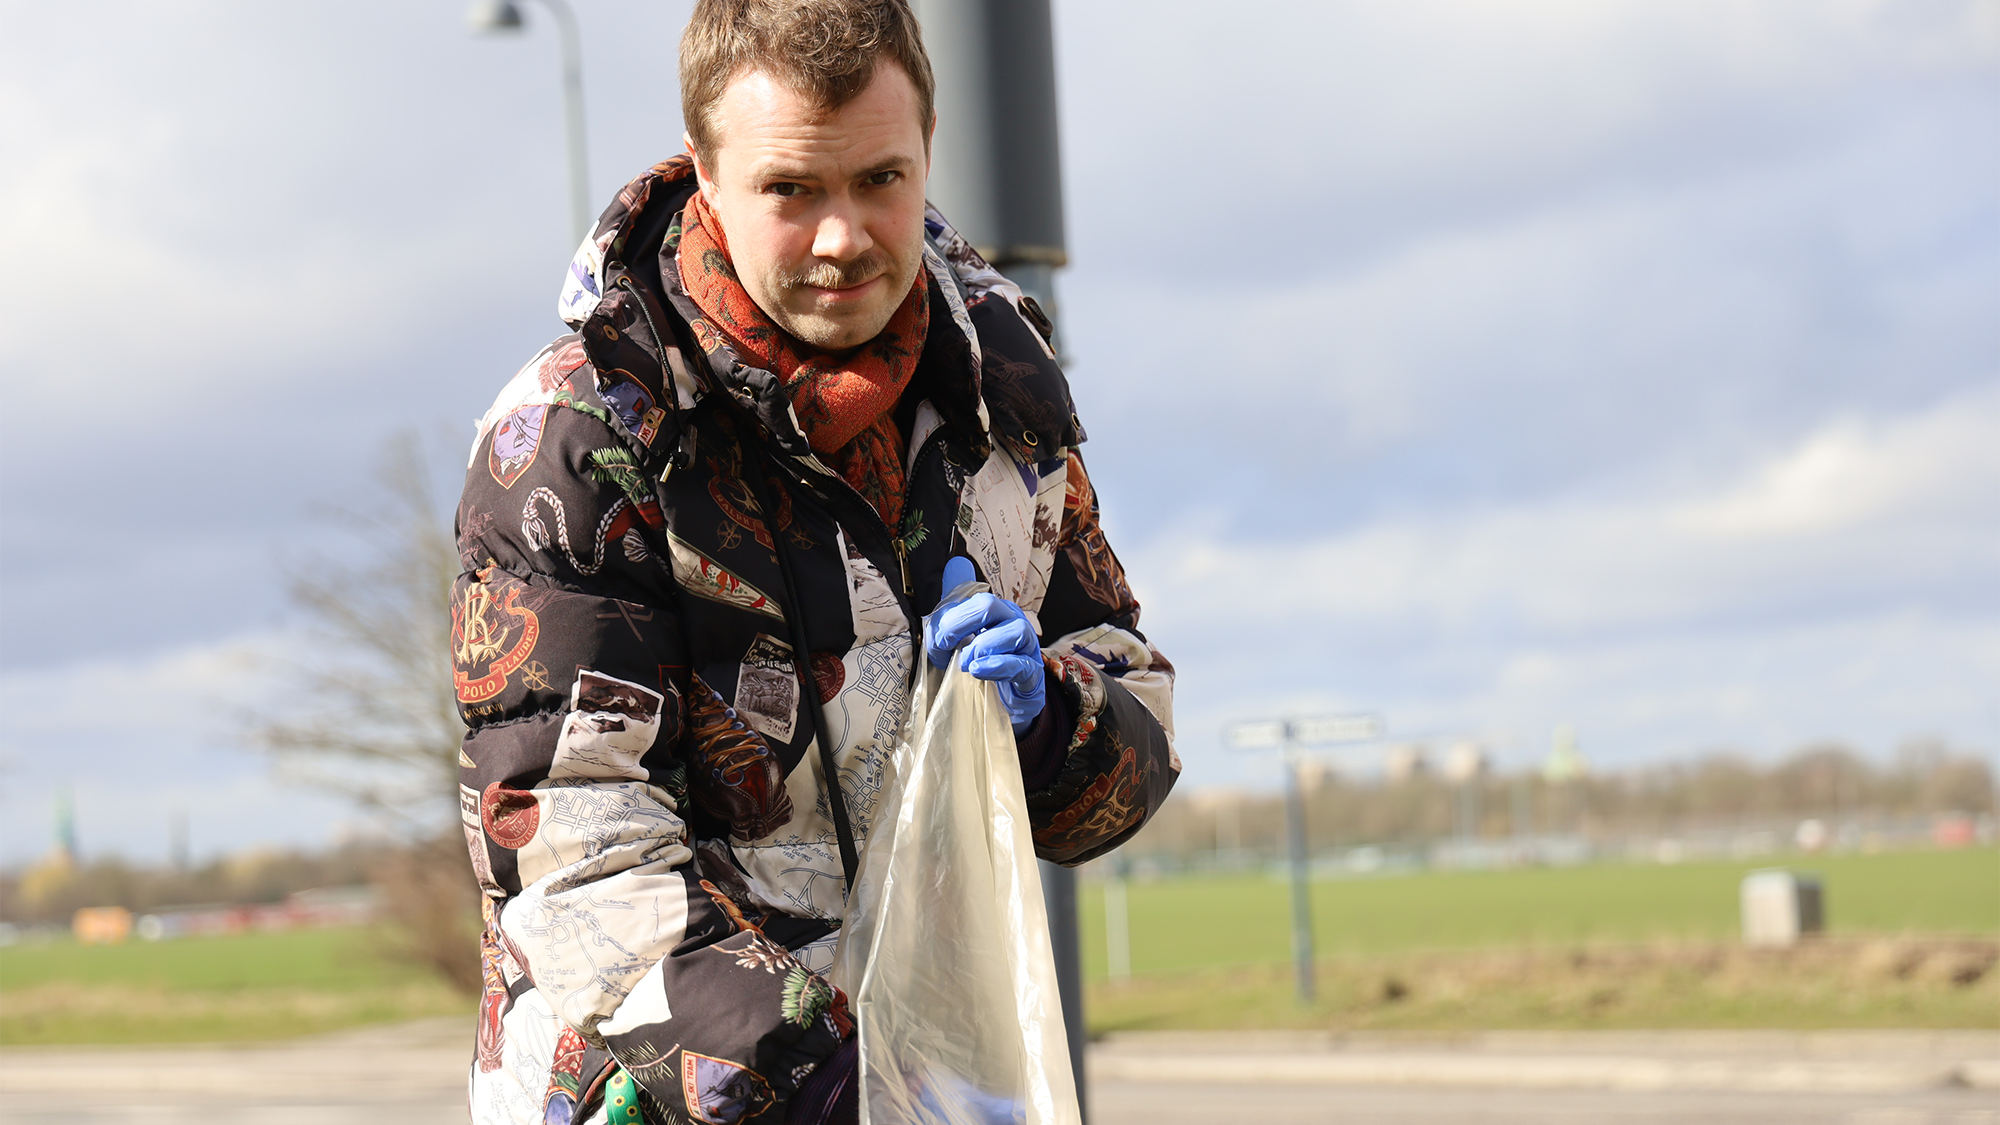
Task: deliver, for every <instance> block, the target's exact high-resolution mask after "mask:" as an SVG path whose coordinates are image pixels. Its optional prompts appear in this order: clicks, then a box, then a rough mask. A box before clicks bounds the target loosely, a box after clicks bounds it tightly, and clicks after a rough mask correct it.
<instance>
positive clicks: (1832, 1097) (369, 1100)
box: [0, 1020, 2000, 1125]
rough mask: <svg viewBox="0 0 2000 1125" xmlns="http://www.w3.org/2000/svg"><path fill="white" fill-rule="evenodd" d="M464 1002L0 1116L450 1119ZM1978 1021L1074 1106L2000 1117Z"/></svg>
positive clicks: (1110, 1066) (98, 1080)
mask: <svg viewBox="0 0 2000 1125" xmlns="http://www.w3.org/2000/svg"><path fill="white" fill-rule="evenodd" d="M462 1023H463V1021H458V1020H450V1021H441V1022H439V1021H432V1022H426V1023H421V1024H412V1025H406V1026H404V1027H399V1028H381V1029H372V1030H368V1031H362V1032H353V1033H349V1034H346V1035H341V1036H333V1037H328V1038H325V1039H319V1040H311V1041H306V1042H301V1043H293V1044H286V1045H282V1046H274V1047H256V1048H226V1047H189V1048H95V1049H76V1048H61V1049H55V1048H12V1049H8V1050H5V1051H0V1122H4V1123H20V1125H44V1123H46V1125H57V1123H58V1122H60V1123H62V1125H197V1123H199V1125H265V1123H269V1125H281V1123H282V1125H419V1123H421V1125H437V1123H456V1122H463V1121H464V1120H465V1105H464V1075H465V1066H466V1059H467V1051H468V1046H469V1045H468V1044H467V1043H466V1041H465V1040H466V1038H467V1034H466V1029H465V1028H464V1027H463V1026H462ZM1996 1055H2000V1036H1996V1035H1994V1034H1993V1033H1978V1032H1973V1033H1925V1032H1911V1033H1859V1034H1855V1033H1847V1034H1844V1035H1843V1034H1841V1033H1822V1034H1819V1035H1811V1036H1786V1035H1784V1034H1783V1033H1767V1034H1761V1035H1760V1034H1745V1033H1734V1034H1731V1033H1716V1034H1703V1033H1693V1034H1689V1033H1681V1034H1677V1035H1663V1034H1653V1035H1644V1034H1641V1035H1637V1036H1635V1035H1630V1034H1627V1035H1618V1034H1598V1035H1560V1036H1531V1035H1522V1034H1514V1035H1488V1036H1483V1037H1461V1038H1459V1039H1456V1040H1424V1041H1414V1040H1408V1039H1353V1038H1348V1039H1332V1038H1326V1037H1321V1038H1310V1037H1299V1036H1291V1037H1284V1036H1258V1035H1236V1036H1229V1035H1226V1034H1217V1035H1192V1034H1180V1035H1173V1036H1166V1035H1162V1036H1155V1037H1145V1036H1119V1037H1114V1039H1112V1040H1111V1041H1108V1042H1106V1043H1102V1044H1098V1045H1096V1046H1094V1047H1093V1054H1092V1062H1091V1066H1092V1075H1093V1084H1092V1097H1091V1101H1092V1106H1093V1113H1092V1119H1091V1125H1236V1123H1245V1125H1250V1123H1254V1125H1335V1123H1338V1125H1531V1123H1532V1125H1570V1123H1575V1125H1585V1123H1589V1125H1665V1123H1670V1122H1671V1123H1676V1125H1678V1123H1687V1125H1808V1123H1810V1125H2000V1081H1994V1078H1995V1075H1996V1074H2000V1071H1996V1070H1995V1069H1994V1067H1995V1066H2000V1062H1996V1060H1995V1056H1996Z"/></svg>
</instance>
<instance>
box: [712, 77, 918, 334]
mask: <svg viewBox="0 0 2000 1125" xmlns="http://www.w3.org/2000/svg"><path fill="white" fill-rule="evenodd" d="M714 124H715V129H714V136H715V138H716V143H715V151H714V152H713V153H711V154H710V156H711V158H712V160H713V163H712V164H704V162H702V161H701V159H700V158H699V157H696V162H695V170H696V174H697V175H698V176H699V178H700V182H701V190H702V194H704V195H705V196H707V198H708V204H709V206H710V207H712V208H713V209H714V210H715V213H716V215H717V217H719V218H720V219H721V220H722V229H723V231H724V232H725V233H726V234H727V235H728V239H729V255H730V258H731V259H732V261H733V263H734V264H735V266H736V275H737V277H738V278H739V279H741V281H742V282H743V287H744V288H745V289H746V290H748V291H749V293H750V298H751V300H753V301H756V302H757V307H758V308H761V309H763V310H764V312H765V313H767V314H769V316H770V317H771V319H772V320H774V321H776V322H777V323H778V326H779V327H780V328H783V329H784V330H785V331H786V332H789V333H791V334H792V335H793V336H794V337H796V338H798V339H799V340H800V341H802V342H804V343H806V344H809V345H811V346H813V347H816V348H822V349H825V350H827V351H840V350H844V349H847V348H852V347H855V346H858V345H860V344H863V343H866V342H867V341H869V340H871V339H873V338H874V337H875V336H876V335H877V334H878V333H880V332H881V331H882V328H883V326H885V325H887V324H888V323H889V317H890V316H892V315H893V314H894V313H895V311H896V309H897V308H898V307H899V306H900V305H901V304H902V303H903V298H904V297H906V296H908V295H909V292H910V285H911V283H912V281H914V279H915V278H916V275H917V270H919V269H921V268H922V266H923V241H924V180H925V178H926V177H927V176H928V175H929V173H930V159H929V157H928V156H927V155H926V153H925V151H924V141H925V139H926V138H925V130H924V128H922V127H921V126H920V125H919V123H918V120H917V90H916V85H915V84H914V83H912V82H911V81H910V79H909V76H908V75H906V74H904V73H903V69H902V67H900V66H897V65H896V64H895V63H894V62H891V61H890V60H888V59H883V60H882V61H880V62H879V63H877V64H876V67H875V77H874V79H873V80H871V81H870V82H869V84H868V87H867V88H866V89H864V90H863V91H862V92H861V94H860V95H859V96H858V97H856V98H855V99H854V100H852V101H850V102H848V103H847V104H846V105H843V106H841V107H840V108H839V109H836V110H831V111H825V110H819V109H815V108H814V107H813V106H812V105H811V104H810V103H808V102H807V101H806V100H805V99H803V98H801V97H800V96H799V95H798V94H795V93H793V92H792V91H791V90H789V89H787V88H786V87H785V86H784V85H783V84H782V83H779V82H776V81H774V80H772V79H771V77H770V76H769V75H766V74H764V73H762V72H761V71H754V70H746V71H744V72H742V73H740V74H738V75H737V76H736V77H735V78H734V79H733V80H731V82H730V83H729V87H728V88H727V89H726V90H724V91H723V94H722V98H721V100H720V101H719V102H718V103H717V104H716V107H715V121H714ZM690 150H692V146H690Z"/></svg>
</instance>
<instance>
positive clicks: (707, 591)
mask: <svg viewBox="0 0 2000 1125" xmlns="http://www.w3.org/2000/svg"><path fill="white" fill-rule="evenodd" d="M692 188H693V179H692V176H691V175H690V174H689V165H688V162H687V161H686V159H685V158H684V157H683V158H676V159H674V160H670V161H668V162H666V163H663V164H661V165H659V166H658V167H656V168H654V169H652V170H651V171H650V172H649V173H647V174H646V175H644V176H641V177H640V178H639V179H637V180H634V181H633V182H632V183H630V184H628V185H627V186H626V187H625V188H624V189H623V190H622V191H621V192H620V193H619V195H618V198H617V200H616V201H615V202H614V203H613V204H612V206H611V207H610V208H609V209H608V210H606V211H605V213H604V215H603V217H602V218H601V219H600V220H599V222H598V225H597V227H596V229H595V231H594V232H593V234H592V236H591V237H590V238H589V239H587V240H586V241H585V243H584V244H583V246H582V248H581V249H580V250H579V252H578V254H577V257H576V260H575V261H574V262H573V263H572V265H571V267H570V275H569V278H568V281H567V283H566V284H565V287H564V289H563V293H562V296H561V298H560V312H561V314H562V316H563V318H564V320H565V321H566V322H567V323H568V324H569V326H570V327H571V328H572V329H574V332H573V333H572V334H570V335H567V336H563V337H561V338H559V339H558V340H556V341H555V342H554V343H552V344H550V345H549V346H548V347H547V348H545V349H543V350H542V351H541V353H540V354H538V355H537V356H536V357H535V358H534V359H533V360H531V361H530V362H529V363H528V364H527V366H525V367H523V368H522V369H521V371H520V372H519V374H517V375H515V377H514V378H513V380H512V381H511V382H510V383H508V384H507V386H506V388H505V389H504V390H502V391H501V392H500V396H499V398H498V400H497V401H495V402H494V404H493V407H492V409H491V410H489V411H488V412H487V413H486V415H485V417H484V418H482V419H481V420H480V422H479V434H478V437H477V439H476V440H475V442H474V444H473V451H472V460H471V464H470V465H469V466H468V469H467V475H466V484H465V495H464V499H463V501H462V502H461V504H460V506H459V509H458V543H459V551H460V555H461V559H462V563H463V570H464V573H463V574H462V575H461V576H460V578H459V579H458V582H457V584H456V586H455V587H454V590H453V594H452V607H451V619H452V641H453V646H454V656H455V661H456V668H455V672H454V679H455V682H456V687H457V694H458V701H459V709H460V713H461V714H462V715H463V716H464V719H465V722H466V725H467V726H468V727H469V728H470V729H469V731H468V733H467V734H466V737H465V744H464V751H463V753H462V754H461V756H460V760H459V766H460V782H461V784H460V789H459V793H460V798H461V805H462V813H463V818H464V822H465V838H466V843H467V845H468V846H469V848H470V849H471V853H472V860H473V866H474V868H475V870H476V872H477V875H478V878H479V881H480V885H481V887H482V889H483V890H484V892H485V898H484V902H485V907H486V931H485V937H484V942H483V948H482V955H483V964H484V973H485V994H484V997H483V1001H482V1003H481V1006H480V1011H479V1025H478V1041H477V1051H476V1057H475V1060H474V1062H473V1066H472V1071H471V1099H472V1116H473V1119H474V1121H476V1122H481V1123H486V1122H509V1123H514V1122H522V1123H525V1122H530V1121H534V1122H548V1123H550V1125H567V1123H568V1122H569V1121H570V1120H571V1119H572V1118H574V1119H576V1120H578V1121H581V1120H583V1118H584V1117H585V1115H589V1116H590V1117H592V1118H593V1119H595V1118H597V1117H598V1116H599V1115H601V1114H604V1113H606V1112H607V1110H610V1111H612V1113H611V1116H612V1118H613V1119H614V1120H615V1119H622V1118H621V1117H620V1114H622V1113H624V1112H626V1111H627V1110H628V1109H629V1108H631V1107H633V1106H643V1107H644V1110H645V1113H646V1116H647V1118H649V1119H652V1120H658V1121H667V1122H681V1121H695V1122H709V1123H732V1122H755V1123H759V1125H765V1123H774V1122H778V1121H782V1120H783V1118H784V1114H785V1106H786V1104H787V1102H788V1100H789V1099H790V1098H791V1097H792V1096H793V1094H794V1093H795V1092H796V1091H797V1090H798V1089H799V1085H800V1083H801V1082H803V1081H804V1080H805V1078H806V1077H807V1076H808V1075H809V1074H810V1073H811V1072H812V1070H813V1069H814V1068H815V1067H816V1066H817V1065H818V1064H819V1063H820V1062H821V1061H823V1060H824V1059H825V1058H826V1057H827V1056H828V1055H830V1054H831V1053H832V1052H833V1051H834V1050H835V1049H836V1048H838V1047H839V1046H840V1044H841V1042H842V1040H843V1039H844V1038H845V1037H847V1036H848V1035H849V1034H850V1033H851V1030H852V1021H851V1020H850V1019H849V1016H848V1013H847V1010H846V1002H845V999H844V997H842V996H841V994H840V993H839V992H838V991H837V990H836V989H834V988H833V987H832V986H831V985H830V984H829V983H828V982H827V980H826V978H825V975H824V974H825V973H826V972H827V970H828V968H829V967H830V965H831V963H832V958H833V948H834V943H835V940H836V938H837V930H838V928H839V924H840V918H841V913H842V909H843V905H844V900H845V881H844V880H845V875H846V872H847V871H848V870H851V869H852V864H853V861H854V854H855V850H856V849H859V848H865V847H866V845H867V840H868V834H869V828H870V826H871V825H872V824H873V823H874V822H875V819H876V817H877V816H879V815H884V814H885V813H893V810H883V809H881V808H879V807H878V804H877V801H878V796H879V795H880V793H881V792H882V787H883V781H884V771H885V770H886V769H887V768H888V766H889V761H890V754H891V752H892V751H893V749H894V746H895V742H896V738H897V735H898V733H899V728H900V726H901V724H902V722H903V719H904V717H905V714H906V711H907V709H908V706H909V699H910V693H911V687H912V684H913V681H914V675H915V673H916V670H917V666H918V665H917V662H918V661H919V660H921V659H922V646H921V627H922V626H921V614H922V613H924V612H926V611H928V610H929V609H930V608H931V607H932V606H933V605H935V604H936V602H937V600H938V597H939V594H940V590H939V586H940V583H941V582H942V572H943V568H944V563H945V560H946V559H947V558H949V557H950V556H952V555H954V554H964V555H967V556H969V557H970V558H971V559H972V560H973V561H974V563H975V564H976V565H977V567H978V569H979V571H980V574H981V578H982V579H983V580H984V581H986V582H988V583H990V584H991V585H992V586H993V588H994V590H995V592H996V593H999V594H1001V595H1003V596H1005V597H1007V598H1009V599H1012V600H1013V601H1015V602H1017V603H1019V604H1020V606H1021V607H1022V608H1023V609H1024V610H1026V611H1027V613H1028V614H1029V615H1030V618H1031V619H1032V620H1033V621H1034V622H1035V623H1036V625H1037V627H1038V630H1039V632H1040V635H1041V643H1042V646H1043V652H1044V656H1045V659H1044V663H1045V664H1046V666H1047V669H1048V679H1049V688H1050V690H1049V695H1048V698H1049V704H1048V706H1047V707H1046V708H1045V709H1044V712H1043V714H1042V716H1040V717H1039V718H1038V719H1037V720H1036V723H1035V725H1034V726H1033V727H1031V728H1030V729H1029V730H1028V731H1027V732H1026V733H1024V734H1023V735H1022V736H1021V738H1020V740H1019V744H1020V749H1021V756H1022V768H1023V774H1024V779H1025V781H1026V783H1027V787H1028V805H1029V809H1030V811H1031V815H1032V819H1033V834H1034V840H1035V845H1036V849H1037V851H1038V852H1039V854H1040V855H1041V856H1042V857H1043V858H1045V859H1048V860H1052V861H1054V862H1057V863H1064V864H1076V863H1081V862H1083V861H1085V860H1087V859H1090V858H1091V857H1093V856H1097V855H1100V854H1102V853H1104V852H1106V851H1108V850H1110V849H1111V848H1114V847H1116V846H1117V845H1118V844H1120V843H1122V842H1123V841H1125V840H1126V839H1128V838H1130V837H1131V836H1132V834H1133V833H1135V832H1137V831H1138V830H1139V827H1140V826H1141V825H1142V824H1143V823H1145V821H1146V818H1147V817H1148V816H1150V815H1151V814H1152V812H1153V811H1154V810H1155V809H1157V808H1158V807H1159V805H1160V802H1161V801H1162V800H1164V799H1165V797H1166V795H1167V792H1168V790H1169V789H1170V788H1171V787H1172V786H1173V782H1174V779H1175V777H1176V776H1177V775H1178V774H1179V771H1180V762H1179V760H1178V758H1177V757H1176V756H1175V754H1174V750H1173V736H1172V731H1173V721H1172V717H1171V698H1172V690H1173V669H1172V667H1171V666H1170V665H1169V664H1168V663H1167V661H1166V659H1165V658H1164V657H1162V656H1161V655H1160V653H1159V651H1158V650H1156V649H1154V648H1153V647H1152V646H1151V645H1150V644H1149V643H1148V642H1147V640H1146V638H1145V637H1144V636H1143V635H1141V634H1140V633H1139V631H1138V620H1139V606H1138V603H1137V602H1136V601H1134V599H1133V597H1132V593H1131V590H1130V589H1129V588H1128V587H1127V585H1126V581H1125V577H1124V572H1123V570H1122V569H1121V567H1120V566H1119V563H1118V560H1117V558H1116V557H1115V556H1113V554H1112V552H1111V548H1110V547H1109V546H1108V545H1107V544H1106V542H1105V539H1104V534H1103V532H1102V531H1101V530H1100V528H1099V526H1098V507H1097V501H1096V498H1095V496H1094V494H1093V492H1092V490H1091V485H1090V478H1089V476H1088V475H1087V474H1086V473H1085V471H1084V465H1083V460H1082V458H1081V457H1080V456H1079V454H1078V453H1077V446H1078V445H1079V444H1080V443H1081V442H1082V441H1083V432H1082V427H1081V424H1080V423H1079V422H1078V420H1077V418H1076V416H1075V414H1074V413H1073V411H1072V406H1071V403H1070V398H1069V390H1068V384H1067V383H1066V382H1065V380H1064V377H1063V374H1062V372H1061V370H1060V369H1059V368H1058V366H1057V365H1056V362H1055V358H1054V355H1053V353H1052V351H1051V350H1050V348H1049V346H1048V334H1049V331H1050V330H1049V326H1048V322H1047V320H1046V318H1045V317H1043V315H1042V314H1041V312H1040V310H1039V309H1038V308H1036V306H1035V305H1034V302H1033V301H1031V300H1028V299H1025V298H1023V296H1022V295H1021V292H1020V290H1019V289H1018V288H1016V287H1015V286H1014V285H1013V284H1011V283H1010V282H1008V281H1007V280H1006V279H1005V278H1003V277H1002V276H1000V275H999V274H998V273H997V272H995V271H994V270H993V269H992V268H991V267H989V266H988V265H987V264H986V263H985V262H984V261H983V260H981V259H980V257H979V255H978V254H977V253H975V252H974V251H973V250H972V248H971V247H970V246H968V245H967V244H966V243H965V241H964V240H963V239H962V238H960V237H959V236H958V235H957V233H956V232H954V231H953V230H952V229H951V228H950V227H949V226H947V225H946V224H945V223H944V221H943V219H942V218H940V217H939V216H938V215H937V213H936V212H935V211H932V212H930V213H929V214H928V216H927V234H928V238H927V240H926V249H925V265H926V267H927V281H926V284H927V287H928V290H929V294H930V302H931V316H930V323H931V328H930V331H929V333H928V337H927V339H926V341H925V344H924V350H923V353H922V358H921V360H920V362H919V364H918V367H917V370H916V374H915V375H914V377H913V379H912V382H911V385H910V389H909V391H908V392H906V394H905V395H904V401H903V403H902V405H901V406H900V407H899V408H898V412H897V420H898V422H899V423H900V424H901V428H902V432H903V434H904V435H905V436H906V437H907V439H908V461H907V466H908V472H909V478H908V486H907V487H908V490H907V493H906V499H905V503H904V513H905V514H904V517H903V519H902V521H901V526H900V527H895V528H891V527H888V526H886V525H885V524H884V523H883V521H882V519H881V517H880V516H878V515H877V514H876V512H875V510H874V509H873V508H872V507H870V506H869V505H868V504H867V503H866V502H865V501H864V500H862V498H861V497H860V495H859V494H858V493H856V492H855V491H854V490H853V489H852V488H851V487H849V486H848V485H847V484H846V482H844V481H843V480H842V479H841V478H840V477H839V476H838V475H837V474H835V473H834V472H832V471H831V470H830V469H828V468H827V467H826V466H825V465H824V464H823V463H822V462H821V461H820V460H819V459H817V458H816V457H814V456H813V454H812V452H811V450H810V448H809V447H808V446H807V443H806V439H805V438H804V436H803V435H802V434H801V433H800V429H799V425H798V423H797V420H796V418H795V417H794V416H793V414H792V411H791V407H790V405H789V403H788V401H787V398H786V395H785V392H784V390H783V389H782V388H781V387H780V386H779V384H778V382H777V380H776V378H775V377H774V376H773V375H772V374H771V373H770V372H768V371H764V370H761V369H758V368H753V367H749V366H746V365H745V364H743V363H742V362H740V361H739V360H738V358H737V357H736V356H735V354H734V353H733V351H732V350H731V349H730V348H729V347H728V346H727V345H726V344H724V343H722V342H721V341H720V337H719V335H718V334H717V333H716V332H715V331H714V330H713V329H712V328H711V327H710V326H709V325H707V324H705V323H703V322H702V314H701V312H700V310H699V309H697V308H696V307H695V305H694V304H693V303H692V302H691V301H690V300H689V299H688V297H687V294H686V292H685V291H684V290H683V289H682V287H681V285H680V282H679V277H678V269H677V266H676V264H675V260H674V249H675V247H676V246H677V245H678V238H679V221H678V216H679V212H680V209H681V206H682V204H683V203H684V202H685V200H686V199H687V198H688V195H689V194H690V192H691V191H692ZM830 779H831V780H832V782H833V784H829V780H830Z"/></svg>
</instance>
